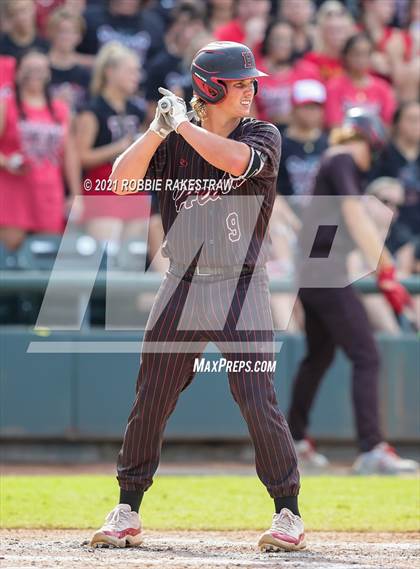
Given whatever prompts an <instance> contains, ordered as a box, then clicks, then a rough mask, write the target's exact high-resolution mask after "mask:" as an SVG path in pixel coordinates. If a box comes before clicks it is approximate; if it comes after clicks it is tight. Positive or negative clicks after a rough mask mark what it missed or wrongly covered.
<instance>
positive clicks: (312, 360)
mask: <svg viewBox="0 0 420 569" xmlns="http://www.w3.org/2000/svg"><path fill="white" fill-rule="evenodd" d="M334 356H335V346H334V345H328V346H324V348H323V349H322V350H319V351H317V352H309V353H308V354H307V356H306V357H305V359H304V365H306V366H308V367H310V368H311V370H313V371H314V372H317V371H319V372H323V371H325V370H326V369H327V368H328V367H329V366H330V365H331V364H332V362H333V360H334Z"/></svg>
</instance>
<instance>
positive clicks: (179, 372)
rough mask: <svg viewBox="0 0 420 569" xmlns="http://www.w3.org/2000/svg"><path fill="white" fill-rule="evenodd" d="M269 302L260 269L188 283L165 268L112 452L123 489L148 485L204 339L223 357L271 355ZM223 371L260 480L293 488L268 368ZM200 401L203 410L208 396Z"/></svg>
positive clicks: (293, 491) (277, 490)
mask: <svg viewBox="0 0 420 569" xmlns="http://www.w3.org/2000/svg"><path fill="white" fill-rule="evenodd" d="M206 279H210V280H206ZM246 298H248V300H247V301H245V299H246ZM269 302H270V297H269V291H268V279H267V275H266V272H265V270H259V271H258V272H255V273H254V275H253V277H252V279H251V277H250V276H241V277H240V278H239V281H237V279H226V280H220V278H218V279H217V280H215V277H205V276H202V277H196V278H194V280H193V282H188V281H187V280H182V279H180V278H178V277H175V276H174V275H172V274H171V273H169V272H168V273H167V274H166V275H165V278H164V281H163V283H162V285H161V288H160V290H159V292H158V294H157V297H156V301H155V303H154V306H153V308H152V311H151V314H150V317H149V320H148V323H147V326H146V332H145V341H144V344H143V353H142V358H141V364H140V370H139V374H138V378H137V390H136V399H135V401H134V405H133V408H132V410H131V414H130V416H129V420H128V425H127V428H126V431H125V436H124V441H123V445H122V448H121V451H120V453H119V456H118V464H117V471H118V476H117V479H118V481H119V485H120V487H121V488H123V489H124V490H143V491H145V490H147V489H148V488H149V487H150V486H151V484H152V480H153V475H154V474H155V472H156V469H157V467H158V464H159V459H160V452H161V446H162V439H163V433H164V429H165V426H166V423H167V421H168V419H169V417H170V415H171V413H172V412H173V410H174V408H175V405H176V403H177V400H178V397H179V395H180V393H181V392H182V391H183V390H184V389H185V388H186V387H187V386H188V385H189V384H190V383H191V381H192V379H193V377H194V370H193V366H194V360H195V358H197V357H200V355H201V354H202V352H203V350H204V348H205V346H206V344H207V343H208V342H209V341H211V342H214V343H215V344H216V345H217V347H218V349H219V350H220V351H221V353H222V354H223V356H224V357H225V358H226V359H227V360H228V361H229V360H247V361H248V360H249V361H250V362H251V364H253V362H255V361H256V360H260V361H261V360H269V361H273V360H274V351H273V338H274V334H273V325H272V319H271V312H270V304H269ZM244 323H245V326H243V324H244ZM242 328H246V329H242ZM180 346H181V349H180ZM162 347H163V348H164V349H162ZM228 378H229V385H230V390H231V393H232V396H233V398H234V400H235V401H236V403H237V404H238V405H239V407H240V410H241V413H242V415H243V417H244V419H245V421H246V422H247V425H248V429H249V433H250V436H251V439H252V442H253V445H254V449H255V459H256V470H257V474H258V476H259V478H260V480H261V481H262V483H263V484H264V485H265V486H266V488H267V490H268V492H269V494H270V495H271V496H272V497H273V498H274V497H282V496H295V495H297V494H298V493H299V473H298V470H297V458H296V454H295V450H294V445H293V440H292V437H291V435H290V431H289V427H288V425H287V422H286V420H285V418H284V416H283V415H282V413H281V412H280V411H279V409H278V406H277V400H276V394H275V390H274V383H273V373H272V372H257V371H236V372H234V371H231V372H229V373H228ZM199 405H201V407H202V412H203V413H205V410H206V402H205V401H201V402H200V403H199ZM215 420H217V418H215Z"/></svg>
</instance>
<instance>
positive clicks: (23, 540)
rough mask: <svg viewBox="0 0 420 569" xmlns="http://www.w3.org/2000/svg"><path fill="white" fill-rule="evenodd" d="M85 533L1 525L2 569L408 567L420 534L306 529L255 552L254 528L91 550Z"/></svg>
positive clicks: (152, 536)
mask: <svg viewBox="0 0 420 569" xmlns="http://www.w3.org/2000/svg"><path fill="white" fill-rule="evenodd" d="M87 534H89V532H80V531H75V530H56V531H47V530H1V531H0V539H1V545H2V547H1V554H0V567H2V568H4V569H34V568H40V569H41V568H42V569H44V568H53V567H54V568H56V567H60V568H63V569H82V568H83V569H93V568H95V569H96V568H98V569H119V568H121V569H130V568H142V569H151V568H153V569H156V568H158V569H190V568H194V569H197V568H200V569H213V568H217V569H234V568H240V569H258V568H259V567H267V568H274V567H275V568H276V569H287V568H292V567H293V569H371V568H373V567H374V568H375V569H414V568H416V569H417V568H418V567H419V565H420V541H419V539H420V535H419V534H397V533H393V534H392V533H367V534H361V533H312V534H310V535H308V549H307V550H306V551H304V552H298V553H275V554H274V553H270V554H267V553H264V554H263V553H260V552H259V551H258V550H257V549H256V547H255V542H256V539H257V537H258V535H257V533H255V532H197V533H195V532H165V534H162V533H159V532H146V533H145V543H144V544H143V545H142V546H140V547H139V548H130V549H123V550H116V549H92V548H90V547H89V546H88V545H85V544H84V542H85V540H86V538H87V537H88V535H87Z"/></svg>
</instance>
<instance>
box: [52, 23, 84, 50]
mask: <svg viewBox="0 0 420 569" xmlns="http://www.w3.org/2000/svg"><path fill="white" fill-rule="evenodd" d="M52 40H53V42H54V44H55V46H56V47H57V48H58V49H62V50H63V51H72V50H73V49H74V48H75V47H77V45H78V44H79V43H80V40H81V35H80V33H79V30H78V29H77V27H76V26H75V24H74V22H71V21H69V20H62V21H61V22H60V23H59V24H58V25H57V28H56V29H55V30H54V32H53V37H52Z"/></svg>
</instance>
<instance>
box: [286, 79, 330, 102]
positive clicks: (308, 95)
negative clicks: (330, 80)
mask: <svg viewBox="0 0 420 569" xmlns="http://www.w3.org/2000/svg"><path fill="white" fill-rule="evenodd" d="M326 98H327V93H326V90H325V87H324V85H323V84H322V83H320V82H319V81H316V79H302V80H300V81H296V83H295V84H294V85H293V89H292V102H293V105H294V106H295V107H296V106H299V105H308V104H310V103H317V104H318V105H323V104H324V103H325V100H326Z"/></svg>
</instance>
